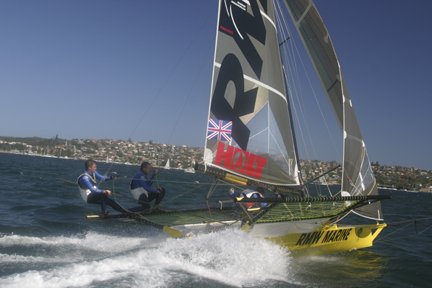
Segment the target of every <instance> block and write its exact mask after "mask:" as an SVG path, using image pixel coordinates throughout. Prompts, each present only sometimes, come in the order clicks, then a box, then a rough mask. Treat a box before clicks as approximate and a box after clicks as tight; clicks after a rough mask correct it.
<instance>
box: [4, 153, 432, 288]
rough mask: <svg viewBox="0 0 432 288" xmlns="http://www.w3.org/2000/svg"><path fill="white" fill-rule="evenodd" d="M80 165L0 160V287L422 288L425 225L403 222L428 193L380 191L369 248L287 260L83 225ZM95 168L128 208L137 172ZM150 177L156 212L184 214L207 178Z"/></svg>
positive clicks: (266, 246) (265, 250)
mask: <svg viewBox="0 0 432 288" xmlns="http://www.w3.org/2000/svg"><path fill="white" fill-rule="evenodd" d="M82 167H83V161H75V160H63V159H55V158H42V157H32V156H22V155H8V154H0V195H1V200H0V287H32V288H37V287H56V288H58V287H431V285H432V272H431V270H432V243H431V242H432V221H430V220H420V221H417V223H416V224H415V225H414V221H408V220H413V219H421V218H430V217H432V209H431V206H432V194H427V193H409V192H402V191H387V190H386V191H382V193H388V194H391V196H392V200H387V201H384V202H383V212H384V214H385V218H386V222H388V223H389V224H390V225H389V227H388V228H387V229H385V230H384V231H383V232H382V233H381V235H380V236H379V237H378V239H377V241H376V245H375V246H374V247H372V248H370V249H365V250H359V251H353V252H350V253H344V254H338V255H330V256H320V257H297V258H295V257H292V256H291V254H290V252H289V251H288V250H286V249H284V248H281V247H279V246H277V245H275V244H272V243H269V242H267V241H265V240H261V239H255V238H252V237H250V236H249V235H248V234H245V233H243V232H240V231H234V230H225V231H221V232H217V233H212V234H206V235H199V236H196V237H191V238H187V239H170V238H168V237H166V235H165V234H163V233H162V232H161V231H159V230H157V229H155V228H152V227H148V226H145V225H143V224H140V223H137V222H135V221H132V220H94V221H89V220H86V219H85V217H84V215H86V214H88V213H90V212H93V211H98V207H97V206H92V205H86V204H85V203H84V202H83V201H82V200H81V198H80V196H79V193H78V190H77V188H76V186H75V185H74V184H73V182H74V181H75V179H76V177H77V176H78V175H79V174H80V173H81V171H82V170H83V169H82ZM98 168H99V171H101V172H106V171H116V172H118V173H119V174H120V175H121V176H124V177H120V178H119V179H118V180H117V181H115V182H114V186H113V183H107V184H106V185H107V188H109V189H112V190H114V191H115V195H116V199H117V200H118V201H119V202H121V203H122V205H124V206H127V207H131V206H134V202H133V200H132V199H131V197H130V195H129V192H128V191H127V185H128V181H129V179H128V177H130V176H132V175H133V174H134V172H135V170H136V169H137V168H136V167H134V166H127V165H110V164H104V163H99V165H98ZM159 181H160V184H161V185H162V186H165V187H166V189H167V191H168V194H167V197H166V201H165V202H164V205H165V207H168V208H179V207H180V208H186V207H191V203H192V202H193V203H195V205H200V203H201V202H202V199H203V196H204V195H205V193H206V189H208V186H206V183H208V182H209V181H210V179H209V178H207V177H206V176H204V175H198V174H186V173H183V172H181V171H173V170H169V171H166V170H163V171H161V173H160V176H159ZM171 181H173V182H171ZM194 181H198V182H199V183H195V184H189V183H190V182H194ZM174 182H180V183H174ZM191 200H193V201H191ZM201 204H202V203H201ZM403 221H406V223H403Z"/></svg>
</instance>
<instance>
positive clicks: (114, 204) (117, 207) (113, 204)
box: [102, 195, 128, 213]
mask: <svg viewBox="0 0 432 288" xmlns="http://www.w3.org/2000/svg"><path fill="white" fill-rule="evenodd" d="M104 196H105V195H104ZM103 199H104V201H102V202H104V203H106V204H107V205H108V206H111V208H113V209H114V210H116V211H118V212H120V213H128V212H127V211H126V210H125V209H123V208H122V207H121V206H120V205H119V204H118V203H117V202H116V201H115V200H113V199H111V198H109V197H108V196H105V197H104V198H103Z"/></svg>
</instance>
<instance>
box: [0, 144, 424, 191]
mask: <svg viewBox="0 0 432 288" xmlns="http://www.w3.org/2000/svg"><path fill="white" fill-rule="evenodd" d="M0 153H12V154H22V155H30V156H38V157H47V158H60V159H68V160H84V159H89V158H92V159H95V160H97V161H100V162H106V163H116V164H126V165H138V164H139V163H141V162H142V161H149V162H151V163H152V164H153V165H155V166H157V167H163V166H164V165H165V163H166V162H167V161H168V159H169V160H170V165H171V167H172V168H175V169H185V168H189V167H191V166H192V165H193V163H194V162H195V161H197V162H200V161H202V156H203V148H197V147H189V146H186V145H181V146H177V145H170V144H160V143H153V142H152V141H148V142H137V141H132V140H128V141H125V140H111V139H98V140H95V139H71V140H67V139H60V138H58V137H54V138H40V137H5V136H0ZM338 165H339V163H337V162H336V161H331V162H325V161H319V160H302V161H301V166H302V173H303V175H304V176H305V178H306V179H312V178H314V177H316V176H318V175H320V174H322V173H323V172H326V171H329V170H331V169H332V168H333V167H336V166H338ZM372 168H373V170H374V173H375V176H376V179H377V183H378V186H379V188H380V189H383V190H403V191H407V192H432V170H424V169H419V168H413V167H402V166H387V165H380V164H379V163H378V162H372ZM340 175H341V171H340V168H339V169H337V170H335V171H332V172H331V173H329V174H328V175H327V177H326V179H321V182H320V183H321V184H329V185H337V184H339V183H340Z"/></svg>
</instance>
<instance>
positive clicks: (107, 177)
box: [95, 172, 113, 182]
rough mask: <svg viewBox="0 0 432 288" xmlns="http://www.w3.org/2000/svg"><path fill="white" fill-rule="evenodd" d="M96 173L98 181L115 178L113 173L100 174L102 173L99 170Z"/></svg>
mask: <svg viewBox="0 0 432 288" xmlns="http://www.w3.org/2000/svg"><path fill="white" fill-rule="evenodd" d="M95 175H96V180H98V181H102V182H103V181H108V180H112V179H113V176H112V175H111V176H105V175H102V174H100V173H98V172H96V173H95Z"/></svg>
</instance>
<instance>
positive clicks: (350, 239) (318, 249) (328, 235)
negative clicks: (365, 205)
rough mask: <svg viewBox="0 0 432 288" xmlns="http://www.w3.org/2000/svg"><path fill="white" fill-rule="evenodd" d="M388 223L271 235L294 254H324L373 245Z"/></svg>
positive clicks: (341, 226)
mask: <svg viewBox="0 0 432 288" xmlns="http://www.w3.org/2000/svg"><path fill="white" fill-rule="evenodd" d="M386 226H387V224H368V225H340V226H338V225H337V224H333V225H330V226H324V227H322V229H320V230H316V231H312V232H308V233H299V234H288V235H285V236H281V237H270V238H267V239H268V240H270V241H272V242H275V243H277V244H279V245H281V246H284V247H287V248H288V250H290V251H291V252H292V253H293V254H298V255H322V254H331V253H337V252H345V251H352V250H356V249H361V248H366V247H371V246H372V245H373V241H374V240H375V238H376V237H377V236H378V234H379V233H380V232H381V231H382V230H383V229H384V228H385V227H386Z"/></svg>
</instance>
